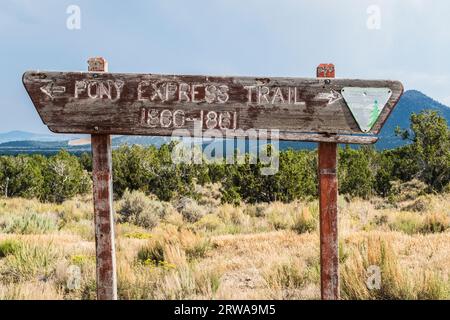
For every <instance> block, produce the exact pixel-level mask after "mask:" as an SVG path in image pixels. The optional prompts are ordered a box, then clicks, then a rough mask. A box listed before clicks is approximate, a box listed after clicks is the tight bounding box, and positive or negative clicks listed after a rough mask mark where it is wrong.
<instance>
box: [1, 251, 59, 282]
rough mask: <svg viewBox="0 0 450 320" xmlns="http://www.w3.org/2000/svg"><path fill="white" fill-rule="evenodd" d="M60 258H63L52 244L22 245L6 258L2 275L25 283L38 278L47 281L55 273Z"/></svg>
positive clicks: (2, 266)
mask: <svg viewBox="0 0 450 320" xmlns="http://www.w3.org/2000/svg"><path fill="white" fill-rule="evenodd" d="M58 258H61V257H60V256H59V255H58V253H57V252H56V251H55V249H54V248H53V244H51V243H49V244H47V245H38V244H32V243H20V245H18V246H17V247H16V248H15V249H14V253H13V254H9V255H7V256H6V257H5V258H4V261H3V264H2V265H1V268H0V274H1V276H2V277H3V278H4V279H8V280H10V281H19V280H20V281H25V280H29V279H31V278H37V277H39V278H40V279H47V278H48V277H49V276H50V275H51V274H52V273H53V272H54V270H55V264H56V262H57V261H58Z"/></svg>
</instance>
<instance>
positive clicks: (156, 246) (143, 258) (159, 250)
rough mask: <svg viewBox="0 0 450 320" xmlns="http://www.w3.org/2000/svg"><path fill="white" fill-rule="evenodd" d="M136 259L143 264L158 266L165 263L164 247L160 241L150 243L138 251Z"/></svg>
mask: <svg viewBox="0 0 450 320" xmlns="http://www.w3.org/2000/svg"><path fill="white" fill-rule="evenodd" d="M137 258H138V261H140V262H141V263H143V264H154V265H159V264H161V263H163V262H164V261H165V260H164V245H163V244H162V243H161V241H156V240H154V241H150V242H149V244H147V245H145V246H143V247H142V248H140V249H139V251H138V254H137Z"/></svg>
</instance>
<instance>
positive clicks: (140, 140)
mask: <svg viewBox="0 0 450 320" xmlns="http://www.w3.org/2000/svg"><path fill="white" fill-rule="evenodd" d="M170 140H171V138H170V137H145V136H117V137H113V139H112V145H113V147H118V146H120V145H124V144H128V145H133V144H139V145H143V146H156V147H158V148H159V147H161V146H162V145H163V144H165V143H169V142H170Z"/></svg>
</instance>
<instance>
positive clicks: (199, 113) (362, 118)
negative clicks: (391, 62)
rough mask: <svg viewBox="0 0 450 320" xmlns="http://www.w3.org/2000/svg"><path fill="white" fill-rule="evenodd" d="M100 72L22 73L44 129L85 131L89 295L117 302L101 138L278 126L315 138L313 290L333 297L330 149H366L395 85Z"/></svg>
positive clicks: (98, 61) (286, 134) (93, 64)
mask: <svg viewBox="0 0 450 320" xmlns="http://www.w3.org/2000/svg"><path fill="white" fill-rule="evenodd" d="M107 66H108V64H107V62H106V60H105V59H103V58H92V59H90V60H89V71H90V72H44V71H29V72H26V73H25V74H24V75H23V83H24V85H25V88H26V90H27V91H28V94H29V95H30V97H31V100H32V101H33V104H34V106H35V107H36V109H37V111H38V113H39V115H40V117H41V119H42V121H43V122H44V123H45V124H46V125H47V126H48V127H49V129H50V130H52V131H53V132H57V133H88V134H91V135H92V139H91V140H92V154H93V170H92V176H93V186H94V188H93V189H94V215H95V225H96V252H97V297H98V298H99V299H102V300H106V299H110V300H112V299H117V278H116V264H115V249H114V228H113V223H114V222H113V221H114V219H113V209H112V208H113V205H112V179H111V177H112V160H111V138H110V135H111V134H129V135H154V136H170V135H171V134H172V133H173V132H174V131H175V130H176V131H177V136H179V135H180V134H181V132H185V133H186V135H190V136H201V135H203V134H207V133H208V131H210V130H213V131H217V130H219V131H220V132H223V133H225V135H226V136H227V137H230V136H237V137H246V136H248V137H250V138H252V137H253V136H250V135H249V134H248V132H251V131H252V130H250V129H256V130H258V129H260V130H263V131H266V130H278V136H279V138H280V139H282V140H297V141H316V142H319V148H318V155H319V156H318V175H319V179H318V180H319V207H320V210H319V211H320V255H321V260H320V261H321V292H322V298H323V299H339V268H338V265H339V259H338V232H337V225H338V219H337V213H338V212H337V197H338V191H337V190H338V187H337V186H338V184H337V144H338V143H356V144H371V143H375V142H376V141H377V136H376V135H377V134H378V133H379V132H380V130H381V128H382V126H383V124H384V123H385V121H386V119H387V118H388V116H389V114H390V113H391V112H392V110H393V109H394V107H395V105H396V104H397V102H398V100H399V99H400V96H401V95H402V93H403V86H402V84H401V83H400V82H398V81H389V80H351V79H335V78H334V76H335V67H334V65H332V64H321V65H319V67H318V68H317V78H261V77H216V76H187V75H155V74H124V73H107V72H105V71H107ZM198 127H199V128H200V130H198ZM253 132H254V130H253ZM214 135H215V134H214ZM215 136H217V135H215Z"/></svg>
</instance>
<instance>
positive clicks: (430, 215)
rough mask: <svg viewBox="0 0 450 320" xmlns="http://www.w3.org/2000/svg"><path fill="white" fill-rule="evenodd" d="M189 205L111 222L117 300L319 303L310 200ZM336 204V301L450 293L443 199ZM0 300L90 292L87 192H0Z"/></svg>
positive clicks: (448, 212) (448, 198)
mask: <svg viewBox="0 0 450 320" xmlns="http://www.w3.org/2000/svg"><path fill="white" fill-rule="evenodd" d="M202 194H203V195H204V196H205V197H214V198H216V196H217V195H216V192H215V189H213V190H211V191H208V190H205V189H204V190H202ZM419 202H420V203H419ZM120 205H121V204H120V203H117V204H116V207H120ZM197 206H198V208H197V207H196V208H195V210H197V209H198V210H200V211H201V214H200V215H199V219H198V220H197V219H193V220H196V221H188V220H189V219H186V212H185V216H184V218H183V214H181V213H179V212H176V210H175V209H174V210H172V211H171V212H170V213H169V214H167V215H165V216H161V218H160V221H159V223H158V225H157V226H156V227H154V228H152V229H148V228H144V227H139V226H136V225H134V224H131V223H118V224H117V227H116V236H117V243H116V245H117V266H118V283H119V297H120V298H121V299H318V298H320V289H319V281H320V265H319V246H318V244H319V236H318V229H317V222H318V205H317V202H310V203H303V202H298V201H297V202H293V203H290V204H283V203H272V204H259V205H242V206H241V207H234V206H231V205H220V204H219V202H218V201H217V200H215V199H199V200H198V204H197ZM173 207H176V203H174V204H173ZM117 209H120V208H117ZM184 209H185V208H184ZM184 209H183V210H184ZM339 210H340V220H339V228H340V230H339V232H340V260H341V293H342V297H343V298H344V299H450V292H449V290H450V280H449V270H450V248H449V246H450V245H449V243H450V230H449V217H450V195H435V196H420V197H417V198H414V199H412V198H411V197H405V200H404V202H400V203H397V205H396V206H395V207H393V206H392V205H389V204H388V203H385V201H384V200H383V199H372V200H371V201H365V200H359V199H354V200H352V201H351V202H346V201H345V200H344V199H342V198H341V199H339ZM30 216H32V218H30ZM189 217H191V215H189ZM189 217H188V218H189ZM50 218H51V219H53V220H51V221H53V222H54V224H53V225H51V226H50V227H49V225H48V223H49V222H48V221H49V220H48V219H50ZM14 219H16V220H14ZM11 221H16V222H14V223H15V224H12V222H11ZM17 221H19V222H20V223H19V222H17ZM43 221H44V222H45V223H43ZM11 225H14V226H16V227H15V228H12V227H11ZM23 226H25V227H23ZM372 266H375V267H377V268H379V270H380V271H381V282H380V287H379V288H375V289H373V288H370V286H368V284H367V283H368V279H369V277H370V272H369V271H370V270H371V269H370V268H371V267H372ZM0 299H95V247H94V233H93V223H92V209H91V202H90V200H89V199H86V198H84V199H74V200H71V201H67V202H65V203H63V204H62V205H52V204H43V203H40V202H39V201H36V200H24V199H0Z"/></svg>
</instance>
